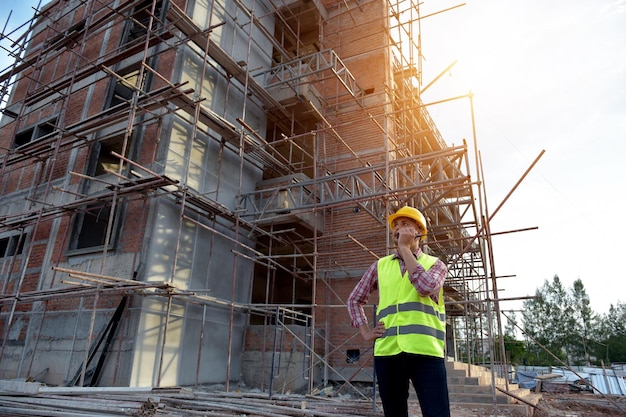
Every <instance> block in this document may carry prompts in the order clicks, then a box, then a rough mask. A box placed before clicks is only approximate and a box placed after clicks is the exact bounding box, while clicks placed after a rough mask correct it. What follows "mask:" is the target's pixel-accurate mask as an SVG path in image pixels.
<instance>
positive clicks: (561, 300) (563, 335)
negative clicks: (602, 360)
mask: <svg viewBox="0 0 626 417" xmlns="http://www.w3.org/2000/svg"><path fill="white" fill-rule="evenodd" d="M535 295H536V298H534V299H531V300H526V301H524V303H523V306H524V309H523V312H522V322H523V323H524V328H525V330H526V332H527V334H528V335H529V336H530V337H531V339H532V340H529V341H528V342H527V355H526V363H527V364H528V365H543V366H546V365H551V364H553V363H554V358H553V357H552V355H551V354H550V353H548V352H546V351H545V350H544V349H543V348H542V347H541V346H539V345H538V344H537V343H536V342H539V344H541V345H543V346H544V347H545V348H547V349H548V350H549V351H550V352H551V353H552V354H553V355H555V356H556V357H558V358H559V359H561V360H562V361H564V362H566V361H567V344H566V340H567V336H568V330H567V324H568V320H567V314H568V302H567V293H566V291H565V289H564V288H563V285H562V284H561V280H560V279H559V277H558V276H557V275H555V276H554V278H553V279H552V282H551V283H550V282H548V280H545V281H544V284H543V286H542V287H541V288H538V289H537V291H536V293H535Z"/></svg>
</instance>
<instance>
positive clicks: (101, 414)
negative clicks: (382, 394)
mask: <svg viewBox="0 0 626 417" xmlns="http://www.w3.org/2000/svg"><path fill="white" fill-rule="evenodd" d="M20 389H21V391H18V390H20ZM345 398H349V396H346V397H335V398H328V397H323V396H310V395H299V394H281V395H273V396H272V398H270V397H269V396H268V394H266V393H261V392H258V393H254V392H246V393H243V392H236V393H232V392H224V391H215V392H205V391H200V390H192V389H189V388H184V387H172V388H150V387H147V388H142V387H135V388H124V387H119V388H118V387H96V388H91V387H46V386H44V385H42V384H39V383H30V382H21V381H0V415H1V416H47V417H70V416H71V417H81V416H96V417H112V416H141V417H147V416H156V415H167V416H172V417H175V416H181V417H182V416H242V415H245V416H249V417H255V416H263V417H287V416H294V417H296V416H297V417H303V416H320V417H325V416H338V415H339V416H348V415H349V416H376V415H378V411H377V409H376V407H375V406H374V404H373V402H372V401H367V400H355V399H350V401H345Z"/></svg>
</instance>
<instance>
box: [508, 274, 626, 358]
mask: <svg viewBox="0 0 626 417" xmlns="http://www.w3.org/2000/svg"><path fill="white" fill-rule="evenodd" d="M535 294H536V298H535V299H531V300H527V301H524V303H523V312H522V322H523V326H522V327H523V328H524V330H525V334H526V343H525V345H526V346H525V349H524V351H523V352H519V351H518V348H519V346H517V345H514V344H512V343H509V346H511V351H508V348H507V354H508V355H509V356H510V357H511V361H512V362H515V361H513V359H512V358H513V357H516V358H518V360H519V361H520V362H518V363H523V364H525V365H538V366H548V365H554V364H555V362H558V361H557V359H555V357H557V358H558V359H560V360H561V361H563V362H564V363H566V364H568V365H599V364H601V363H602V362H604V363H612V362H625V361H626V304H622V303H618V305H617V306H615V307H614V306H613V305H611V308H610V310H609V313H608V314H605V315H601V316H600V315H598V314H596V313H594V311H593V310H592V309H591V307H590V300H589V296H588V295H587V292H586V290H585V287H584V285H583V282H582V281H581V280H580V279H578V280H576V281H574V283H573V285H572V288H570V289H569V290H566V289H565V288H564V287H563V285H562V283H561V280H560V279H559V277H558V276H556V275H555V276H554V278H553V279H552V281H548V280H545V281H544V284H543V286H542V287H540V288H538V289H537V290H536V293H535ZM520 356H521V358H520Z"/></svg>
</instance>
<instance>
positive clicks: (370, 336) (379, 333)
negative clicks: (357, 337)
mask: <svg viewBox="0 0 626 417" xmlns="http://www.w3.org/2000/svg"><path fill="white" fill-rule="evenodd" d="M359 331H360V332H361V336H363V339H365V340H376V339H378V338H379V337H383V335H384V334H385V324H384V323H383V322H382V321H379V322H378V323H377V324H376V327H374V328H373V329H371V330H370V327H369V326H368V325H364V326H361V327H359Z"/></svg>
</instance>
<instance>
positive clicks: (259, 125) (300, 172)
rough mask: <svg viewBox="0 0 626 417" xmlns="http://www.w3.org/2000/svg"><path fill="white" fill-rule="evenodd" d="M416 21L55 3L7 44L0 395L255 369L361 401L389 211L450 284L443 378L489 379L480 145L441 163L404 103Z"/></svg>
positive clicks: (490, 315) (493, 291)
mask: <svg viewBox="0 0 626 417" xmlns="http://www.w3.org/2000/svg"><path fill="white" fill-rule="evenodd" d="M381 5H382V6H384V7H381ZM382 10H384V12H383V13H382V14H381V11H382ZM420 19H421V16H420V4H419V2H417V1H412V0H396V1H393V0H388V1H381V0H367V1H358V2H355V1H346V2H334V1H323V0H316V1H295V0H294V1H291V0H264V1H260V0H256V1H255V0H248V1H244V0H232V1H226V2H213V1H206V2H200V1H192V0H188V1H182V0H181V1H178V0H176V1H160V0H120V1H106V0H87V1H70V2H62V1H52V2H50V3H48V4H46V5H44V6H43V7H40V8H39V9H38V10H37V11H36V14H35V16H33V18H32V19H31V20H29V21H28V22H27V23H25V24H24V25H22V26H20V31H15V32H12V33H5V34H3V38H4V39H5V40H9V43H6V44H4V45H9V46H7V47H3V48H5V50H4V51H3V53H5V54H9V55H10V56H11V57H13V58H14V59H15V61H14V64H12V65H11V66H9V67H8V68H3V69H1V72H0V96H1V97H2V103H1V108H2V113H3V115H2V121H1V124H0V146H1V147H2V155H0V184H1V187H2V188H1V190H0V192H1V197H0V198H2V201H3V204H2V208H1V209H0V243H2V244H1V245H0V250H2V251H3V252H2V253H0V257H1V258H0V277H1V278H0V279H1V282H2V290H3V291H2V293H1V295H0V308H1V310H0V322H1V328H2V333H1V335H2V336H1V337H2V346H1V347H0V378H9V377H11V378H12V377H30V376H33V375H40V378H41V379H42V380H48V381H51V382H54V383H57V384H61V383H65V384H67V385H80V386H95V385H98V384H109V385H117V384H128V385H129V386H131V385H141V384H148V385H153V386H157V387H159V386H163V385H167V384H171V383H174V384H187V385H195V386H198V385H201V384H206V383H211V382H219V381H221V382H223V383H225V384H226V386H227V389H228V386H229V384H230V383H232V382H234V381H239V380H240V378H241V375H244V379H245V375H246V373H247V372H248V371H247V369H248V367H252V366H253V365H255V366H257V367H260V368H261V369H263V376H262V377H261V378H260V379H261V381H262V383H261V388H264V389H269V390H270V393H271V392H272V391H279V390H281V389H283V390H284V389H285V387H291V386H292V384H293V380H299V381H301V383H302V384H304V385H305V386H306V388H305V389H306V390H307V391H308V392H312V391H313V390H314V389H316V388H318V387H319V386H320V385H326V384H328V383H329V381H335V382H338V383H339V384H341V387H343V386H345V385H351V386H352V387H353V388H354V389H356V390H357V391H359V388H358V387H355V386H354V385H353V384H352V383H353V382H354V381H358V380H360V379H362V378H365V379H367V378H368V375H369V377H370V378H371V366H372V365H371V361H369V360H368V355H369V356H371V354H372V352H371V347H368V346H367V345H366V344H364V343H363V342H362V341H360V340H357V338H355V336H356V335H357V334H358V332H357V331H355V330H354V329H352V328H351V327H350V324H349V319H348V317H347V313H346V312H345V300H346V299H347V296H348V294H349V292H350V290H351V288H352V287H353V286H354V284H355V283H356V280H357V279H358V278H360V276H361V274H362V273H363V271H364V270H365V268H366V267H367V266H368V265H369V264H370V263H371V262H373V261H374V260H375V259H376V258H377V257H379V256H384V255H386V254H387V253H389V251H390V250H391V249H392V242H391V241H390V239H389V237H388V236H389V230H388V226H387V225H386V222H385V218H386V215H387V214H388V213H390V212H393V211H394V210H395V209H397V208H398V207H400V206H402V205H405V204H411V205H413V206H415V207H417V208H419V209H420V210H421V211H422V212H423V213H424V214H425V216H426V217H427V219H428V222H429V235H428V241H427V250H428V251H429V252H430V253H431V254H433V255H435V256H438V257H440V258H441V259H443V260H444V261H445V262H446V263H447V264H448V266H449V271H450V275H449V277H448V279H447V281H446V286H445V300H446V310H447V315H448V317H449V324H450V330H451V332H450V334H451V335H452V338H451V340H450V341H449V343H448V356H451V357H455V358H457V359H459V360H463V361H465V362H467V363H468V364H474V363H485V362H487V363H488V362H489V361H491V363H492V364H493V363H502V362H505V360H504V357H503V351H502V350H501V349H499V346H497V345H496V344H494V342H495V341H496V339H497V332H498V331H499V329H498V326H496V325H495V324H494V323H493V320H494V316H497V314H494V313H495V312H497V311H498V295H497V286H496V283H495V282H496V280H495V271H494V267H493V263H494V262H493V259H492V258H491V256H492V255H491V253H492V252H491V240H490V235H489V230H488V221H487V219H488V218H489V214H488V212H487V208H486V203H485V195H484V191H483V189H482V187H481V186H482V183H483V179H482V177H481V169H480V168H479V166H480V165H479V161H478V160H477V159H476V160H474V161H472V160H471V159H470V156H469V155H470V154H471V153H474V154H477V153H478V152H477V142H476V138H475V137H473V138H470V143H469V144H468V143H467V142H466V141H463V143H462V144H461V145H459V146H449V145H447V144H446V141H445V140H444V138H443V137H442V135H441V134H440V133H439V131H438V129H437V127H436V124H435V122H434V121H433V120H432V119H431V117H430V115H429V113H428V109H427V105H425V104H424V103H423V102H422V100H421V97H420V94H421V91H420V89H421V88H423V87H422V85H423V81H422V68H421V66H422V60H421V45H420ZM346 28H349V30H346ZM22 31H24V32H25V33H24V35H20V36H19V37H18V34H21V33H22ZM464 99H467V100H468V103H469V104H470V106H471V97H469V96H468V97H466V98H464ZM164 219H165V220H164ZM385 236H387V237H386V238H385ZM370 311H372V312H373V306H372V310H370ZM60 322H64V323H65V326H66V328H63V329H62V330H60V331H59V334H58V335H56V336H55V331H54V330H52V329H51V327H54V326H59V323H60ZM215 329H218V330H217V333H214V334H211V332H212V331H214V330H215ZM494 331H495V332H496V334H494V333H493V332H494ZM175 338H180V339H179V343H178V344H177V343H175V342H174V341H173V340H174V339H175ZM59 339H64V340H62V341H60V340H59ZM218 339H219V342H218ZM191 340H195V344H190V343H187V342H190V341H191ZM183 341H184V342H186V343H184V345H185V346H184V347H183V343H182V342H183ZM61 343H63V345H62V346H61V345H60V344H61ZM130 345H133V346H130ZM172 350H179V351H180V353H179V354H176V353H172ZM355 350H357V351H358V354H356V355H355V354H354V352H355ZM183 351H184V356H185V359H181V356H183ZM348 351H350V352H348ZM137 352H141V353H142V354H143V356H142V357H139V353H137ZM216 352H217V353H216ZM294 352H298V353H299V354H301V356H302V358H301V359H300V362H301V364H302V365H303V366H302V368H301V369H300V370H297V371H295V372H293V373H291V374H288V375H287V372H286V370H287V369H288V365H289V360H290V359H288V358H290V357H291V356H292V355H291V354H292V353H294ZM257 354H258V355H257ZM46 355H47V356H46ZM255 355H257V356H255ZM174 357H176V363H177V365H176V366H174V365H172V363H173V362H174V359H173V358H174ZM240 357H243V360H240ZM189 358H193V359H189ZM359 358H360V360H359ZM216 360H217V361H218V362H217V365H216V362H215V361H216ZM51 361H56V362H58V363H57V364H55V365H51V364H50V363H49V362H51ZM143 361H146V362H150V365H145V363H144V362H143ZM207 362H212V364H209V365H207V364H205V363H207ZM129 366H130V368H131V369H133V370H132V371H130V372H127V370H126V368H127V367H129ZM146 366H147V367H148V368H149V369H150V371H149V372H147V373H146V372H145V367H146ZM142 367H143V368H142ZM172 368H176V369H174V370H172ZM215 368H219V372H216V373H215V374H216V376H215V379H211V377H207V373H211V372H212V371H213V370H214V369H215ZM51 369H52V370H51ZM186 370H187V372H186ZM284 374H285V376H283V377H282V378H283V379H278V376H279V375H284ZM181 375H184V377H183V376H181ZM364 375H365V376H364ZM279 381H280V382H279ZM302 381H303V382H302ZM340 389H341V388H340ZM359 392H360V391H359ZM362 395H363V396H364V397H367V394H365V393H363V394H362Z"/></svg>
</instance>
